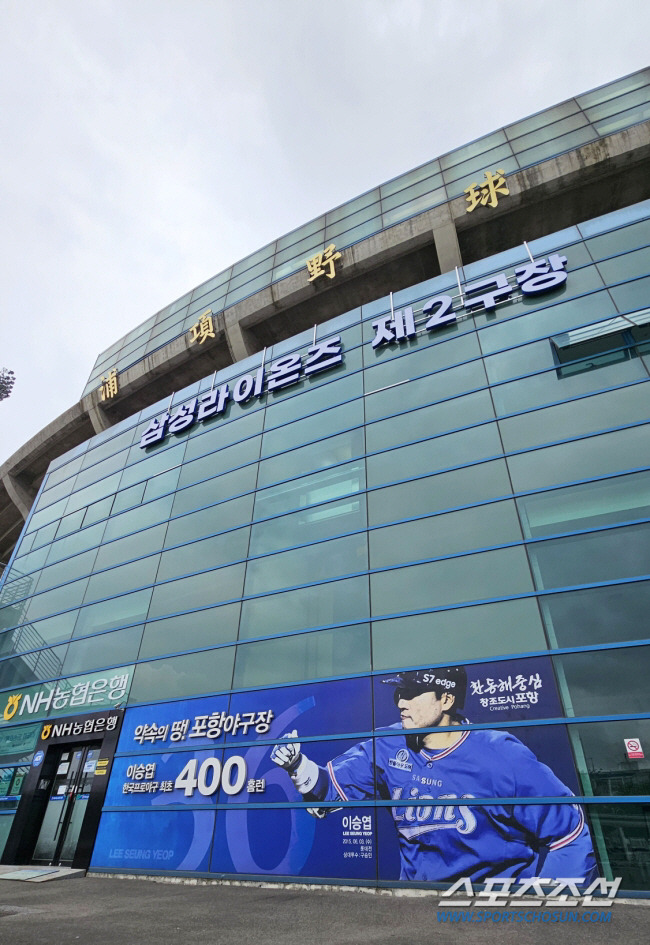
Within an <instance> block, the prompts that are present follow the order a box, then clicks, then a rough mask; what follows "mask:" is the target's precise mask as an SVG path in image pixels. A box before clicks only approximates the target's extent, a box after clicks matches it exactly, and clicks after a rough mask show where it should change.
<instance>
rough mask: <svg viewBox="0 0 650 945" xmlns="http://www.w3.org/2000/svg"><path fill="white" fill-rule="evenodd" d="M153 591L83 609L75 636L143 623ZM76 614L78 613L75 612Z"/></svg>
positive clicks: (128, 595) (80, 612)
mask: <svg viewBox="0 0 650 945" xmlns="http://www.w3.org/2000/svg"><path fill="white" fill-rule="evenodd" d="M150 600H151V589H150V588H147V590H145V591H136V592H135V593H134V594H124V595H123V596H122V597H114V598H112V600H105V601H102V602H101V604H91V605H90V606H89V607H81V608H80V610H79V616H78V617H77V622H76V624H75V628H74V636H75V637H82V636H86V634H89V633H96V632H99V631H100V630H112V629H113V628H115V627H123V626H126V625H128V624H132V623H141V622H142V621H143V620H144V618H145V617H146V615H147V609H148V607H149V601H150ZM75 613H76V611H75Z"/></svg>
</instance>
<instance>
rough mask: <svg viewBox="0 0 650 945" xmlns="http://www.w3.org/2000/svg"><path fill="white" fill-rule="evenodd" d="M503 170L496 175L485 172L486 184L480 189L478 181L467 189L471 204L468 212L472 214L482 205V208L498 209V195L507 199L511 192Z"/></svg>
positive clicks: (468, 199)
mask: <svg viewBox="0 0 650 945" xmlns="http://www.w3.org/2000/svg"><path fill="white" fill-rule="evenodd" d="M504 173H505V172H504V171H503V170H497V172H496V173H495V174H493V173H492V171H486V172H485V183H484V184H482V185H481V186H480V187H479V185H478V183H477V182H476V181H474V183H473V184H470V186H469V187H466V188H465V191H464V192H465V193H466V194H467V197H466V198H465V199H466V200H467V203H468V204H469V206H468V208H467V212H468V213H471V212H472V210H475V209H476V208H477V207H478V205H479V204H480V205H481V206H482V207H496V205H497V204H498V202H499V198H498V196H497V194H503V196H504V197H507V196H508V194H509V193H510V191H509V190H508V185H507V184H506V179H505V177H504Z"/></svg>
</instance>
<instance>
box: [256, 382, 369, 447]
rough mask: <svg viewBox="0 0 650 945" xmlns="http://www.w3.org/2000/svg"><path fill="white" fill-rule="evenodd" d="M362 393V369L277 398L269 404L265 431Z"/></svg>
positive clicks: (342, 402) (280, 426) (281, 426)
mask: <svg viewBox="0 0 650 945" xmlns="http://www.w3.org/2000/svg"><path fill="white" fill-rule="evenodd" d="M362 393H363V378H362V375H361V373H359V372H357V373H355V374H348V375H347V376H346V377H342V378H341V379H340V380H337V381H333V382H332V383H329V384H322V385H321V386H320V387H314V388H311V389H308V390H305V391H304V392H303V393H301V394H300V395H299V396H298V397H288V398H286V399H284V400H277V401H275V402H274V403H271V404H269V405H268V407H267V410H266V417H265V424H264V426H265V430H264V432H265V435H266V434H267V433H268V431H269V430H271V429H278V428H279V429H282V428H284V427H285V426H286V425H287V424H288V423H291V422H292V421H295V420H300V419H302V418H303V417H309V416H312V415H313V414H316V413H319V412H320V411H322V410H326V409H327V408H328V407H336V406H338V405H339V404H344V403H346V402H348V401H350V400H354V398H355V397H360V396H361V394H362Z"/></svg>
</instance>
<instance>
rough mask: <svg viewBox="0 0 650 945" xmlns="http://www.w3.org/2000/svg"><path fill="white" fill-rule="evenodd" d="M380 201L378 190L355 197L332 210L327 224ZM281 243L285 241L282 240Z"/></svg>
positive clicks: (328, 215)
mask: <svg viewBox="0 0 650 945" xmlns="http://www.w3.org/2000/svg"><path fill="white" fill-rule="evenodd" d="M378 200H379V190H378V188H375V189H374V190H369V191H368V192H367V193H365V194H361V196H360V197H355V198H354V200H348V202H347V203H344V204H341V206H340V207H337V208H336V210H330V211H329V213H328V214H327V222H328V223H335V222H336V221H337V220H341V219H342V218H343V217H348V216H350V214H351V213H356V212H357V210H361V209H363V208H364V207H369V206H370V204H373V203H377V201H378ZM280 242H283V241H282V240H281V241H280Z"/></svg>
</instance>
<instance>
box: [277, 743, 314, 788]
mask: <svg viewBox="0 0 650 945" xmlns="http://www.w3.org/2000/svg"><path fill="white" fill-rule="evenodd" d="M297 737H298V732H297V731H296V730H295V729H294V731H293V732H288V733H287V734H286V735H283V738H297ZM271 761H272V762H273V763H274V764H276V765H278V766H279V767H280V768H284V770H285V771H286V772H287V773H288V775H289V777H290V778H291V780H292V781H293V783H294V784H295V786H296V787H297V788H298V790H299V791H300V793H301V794H308V793H309V791H311V789H312V788H313V787H314V785H315V784H316V782H317V781H318V765H317V764H316V762H314V761H312V760H311V759H310V758H306V757H305V755H303V753H302V752H301V751H300V742H295V741H291V742H288V741H287V742H281V743H279V744H277V745H274V746H273V748H272V750H271Z"/></svg>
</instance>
